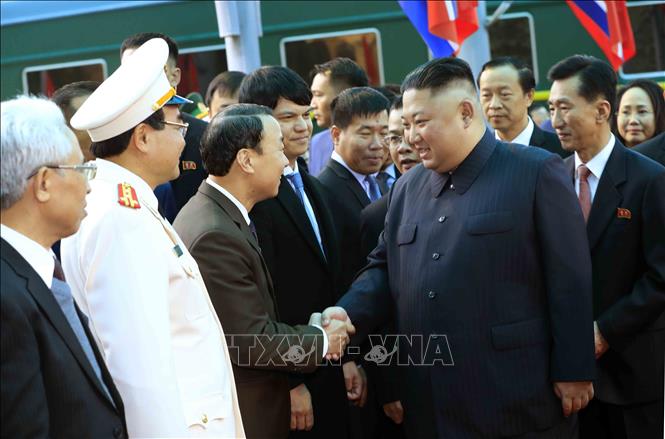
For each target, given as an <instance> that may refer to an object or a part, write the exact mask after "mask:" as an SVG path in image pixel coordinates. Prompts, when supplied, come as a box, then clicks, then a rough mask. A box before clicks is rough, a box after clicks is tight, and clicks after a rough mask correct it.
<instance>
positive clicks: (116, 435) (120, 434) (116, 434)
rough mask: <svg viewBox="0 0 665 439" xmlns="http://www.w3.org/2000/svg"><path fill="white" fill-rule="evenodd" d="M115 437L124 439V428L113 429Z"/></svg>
mask: <svg viewBox="0 0 665 439" xmlns="http://www.w3.org/2000/svg"><path fill="white" fill-rule="evenodd" d="M113 437H116V438H121V437H122V428H120V427H115V428H114V429H113Z"/></svg>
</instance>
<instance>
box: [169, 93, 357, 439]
mask: <svg viewBox="0 0 665 439" xmlns="http://www.w3.org/2000/svg"><path fill="white" fill-rule="evenodd" d="M201 150H202V158H203V160H204V163H205V164H206V168H207V169H208V170H209V171H210V176H209V177H208V179H206V181H204V182H203V183H202V184H201V187H200V188H199V192H197V193H196V195H194V197H192V199H191V200H190V201H189V202H188V203H187V204H186V205H185V207H184V208H183V209H182V211H181V212H180V214H178V217H177V218H176V221H175V223H174V227H175V229H176V230H177V231H178V233H179V234H180V236H181V237H182V240H183V242H184V243H185V245H186V246H187V247H188V248H189V250H190V252H191V254H192V256H193V257H194V258H195V259H196V261H197V262H198V264H199V268H200V270H201V274H202V276H203V279H204V281H205V284H206V286H207V288H208V291H209V293H210V297H211V300H212V303H213V305H214V307H215V310H216V311H217V314H218V315H219V319H220V321H221V322H222V325H223V326H224V328H225V331H226V334H227V338H229V345H230V347H231V349H230V350H231V351H232V352H235V353H236V354H234V353H232V354H231V357H232V358H231V361H232V362H233V366H234V375H235V380H236V386H237V390H238V399H239V403H240V411H241V413H242V417H243V424H244V427H245V432H246V433H247V437H248V438H264V437H271V438H285V437H287V436H288V432H289V418H290V416H289V406H290V404H289V388H290V387H289V381H288V376H287V374H286V372H296V371H298V372H311V371H313V370H314V369H315V368H316V366H317V365H318V364H319V363H321V360H322V359H323V357H324V355H326V354H331V355H335V356H339V355H340V354H341V349H343V348H344V344H345V342H346V338H347V337H346V326H344V325H339V326H338V327H336V328H326V331H323V330H322V328H321V327H320V326H319V325H318V320H320V319H318V320H317V319H316V314H313V315H312V318H311V319H310V324H309V325H298V326H290V325H287V324H285V323H281V322H280V321H279V313H278V311H277V309H276V306H275V292H274V286H273V281H272V279H271V276H270V273H269V272H268V268H267V265H266V262H265V260H264V258H263V256H262V254H261V249H260V247H259V243H258V241H257V239H256V233H255V228H254V224H253V223H252V222H251V221H250V218H249V212H250V211H251V210H252V208H253V207H254V205H255V204H256V203H258V202H260V201H263V200H265V199H267V198H271V197H274V196H275V195H277V192H278V188H279V184H280V177H281V176H282V172H283V169H284V167H285V166H286V165H287V163H288V160H287V158H286V156H285V155H284V146H283V144H282V132H281V129H280V126H279V123H278V122H277V121H276V120H275V118H273V117H272V116H271V111H270V109H269V108H267V107H263V106H259V105H252V104H236V105H232V106H230V107H228V108H226V109H225V110H223V111H222V112H221V113H220V114H218V115H217V116H215V118H214V119H213V121H212V123H211V125H210V127H209V129H208V130H207V131H206V133H205V135H204V137H203V139H202V148H201ZM315 325H316V326H315ZM257 347H261V348H262V349H257ZM292 347H295V348H297V349H296V350H294V349H292Z"/></svg>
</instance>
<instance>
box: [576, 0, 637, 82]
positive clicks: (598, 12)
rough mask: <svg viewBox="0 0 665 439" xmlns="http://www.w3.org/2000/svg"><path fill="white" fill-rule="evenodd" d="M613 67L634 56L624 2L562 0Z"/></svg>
mask: <svg viewBox="0 0 665 439" xmlns="http://www.w3.org/2000/svg"><path fill="white" fill-rule="evenodd" d="M566 3H568V6H570V9H572V10H573V13H574V14H575V16H576V17H577V19H578V20H580V22H581V23H582V26H584V28H585V29H586V30H587V32H589V34H590V35H591V37H592V38H593V39H594V41H596V44H598V46H600V48H601V50H602V51H603V53H604V54H605V56H606V57H607V59H608V60H609V62H610V64H612V67H614V70H618V69H619V67H621V65H622V64H623V63H625V62H626V61H628V60H629V59H630V58H632V57H633V56H635V53H636V50H635V38H634V37H633V28H632V26H631V25H630V17H629V16H628V8H626V2H625V1H597V0H593V1H591V0H566Z"/></svg>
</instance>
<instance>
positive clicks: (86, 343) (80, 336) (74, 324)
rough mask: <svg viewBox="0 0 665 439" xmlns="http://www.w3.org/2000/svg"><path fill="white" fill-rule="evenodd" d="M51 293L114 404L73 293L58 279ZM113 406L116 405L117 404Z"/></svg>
mask: <svg viewBox="0 0 665 439" xmlns="http://www.w3.org/2000/svg"><path fill="white" fill-rule="evenodd" d="M59 265H60V263H59V262H56V269H55V272H56V276H57V275H58V274H59V273H62V268H60V267H59ZM51 291H52V292H53V296H54V297H55V300H56V301H57V302H58V305H60V309H61V310H62V313H63V314H64V315H65V318H66V319H67V322H69V326H71V328H72V331H74V335H76V339H77V340H78V341H79V344H80V345H81V349H83V352H84V353H85V356H86V358H87V359H88V361H89V362H90V366H92V370H94V371H95V375H97V378H98V379H99V382H100V383H101V385H102V388H103V389H104V391H105V392H106V396H108V398H109V400H110V401H111V402H112V403H113V398H112V397H111V393H110V392H109V389H108V388H107V387H106V384H105V383H104V379H103V378H102V371H101V369H100V367H99V363H97V358H95V353H94V352H93V350H92V345H91V344H90V340H88V336H87V335H86V334H85V329H83V324H82V323H81V319H79V316H78V314H77V313H76V308H75V307H74V298H73V297H72V292H71V290H70V289H69V285H67V283H66V282H63V281H62V280H60V279H58V277H53V284H52V285H51ZM113 405H115V403H114V404H113Z"/></svg>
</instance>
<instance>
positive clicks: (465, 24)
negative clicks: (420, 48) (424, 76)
mask: <svg viewBox="0 0 665 439" xmlns="http://www.w3.org/2000/svg"><path fill="white" fill-rule="evenodd" d="M399 5H400V6H401V7H402V10H403V11H404V13H405V14H406V16H407V17H409V20H410V21H411V23H412V24H413V26H414V27H415V28H416V30H417V31H418V33H419V34H420V36H421V37H422V39H423V40H425V43H426V44H427V47H429V49H430V50H431V51H432V54H433V55H434V56H435V57H437V58H439V57H445V56H451V55H455V54H457V52H459V49H460V47H461V46H462V43H463V42H464V40H465V39H466V38H467V37H468V36H470V35H471V34H473V33H474V32H475V31H477V30H478V13H477V11H476V8H477V7H478V2H477V1H447V0H446V1H443V0H400V1H399Z"/></svg>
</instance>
